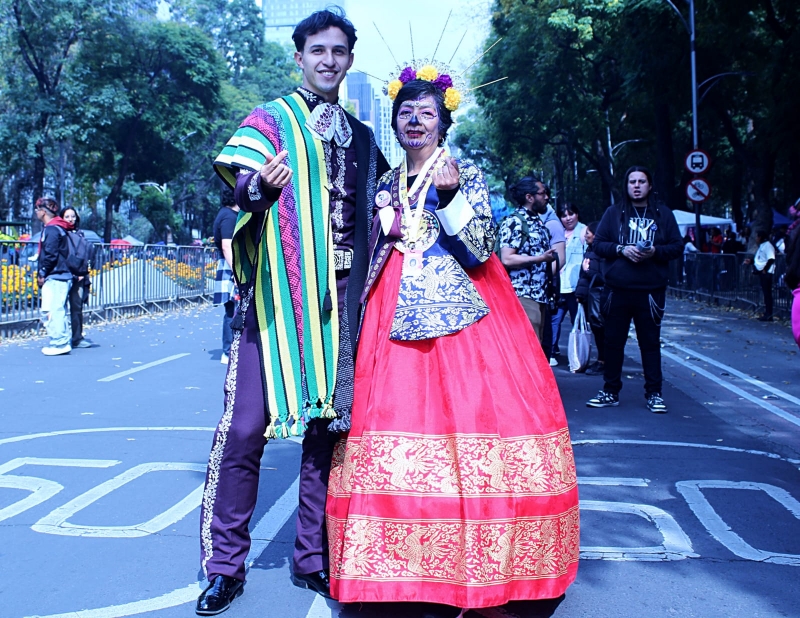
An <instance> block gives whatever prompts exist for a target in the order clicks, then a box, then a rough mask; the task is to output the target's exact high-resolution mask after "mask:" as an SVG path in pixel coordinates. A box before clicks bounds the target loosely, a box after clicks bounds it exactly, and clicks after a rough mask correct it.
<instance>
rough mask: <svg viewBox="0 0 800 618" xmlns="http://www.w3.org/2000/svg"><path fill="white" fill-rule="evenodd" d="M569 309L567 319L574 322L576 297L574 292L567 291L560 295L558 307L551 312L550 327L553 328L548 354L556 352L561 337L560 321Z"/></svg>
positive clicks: (576, 309) (576, 310) (576, 307)
mask: <svg viewBox="0 0 800 618" xmlns="http://www.w3.org/2000/svg"><path fill="white" fill-rule="evenodd" d="M568 311H569V319H570V321H571V322H572V323H573V324H574V323H575V314H577V313H578V299H577V298H575V292H569V293H567V294H562V295H561V300H560V301H559V303H558V308H557V309H556V311H555V312H554V313H553V317H552V320H553V321H552V328H553V348H552V351H551V353H550V356H553V355H555V354H556V353H558V351H559V350H558V340H559V339H561V323H562V322H563V321H564V318H565V317H567V312H568Z"/></svg>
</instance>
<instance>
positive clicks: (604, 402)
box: [586, 391, 619, 408]
mask: <svg viewBox="0 0 800 618" xmlns="http://www.w3.org/2000/svg"><path fill="white" fill-rule="evenodd" d="M586 405H587V406H588V407H590V408H610V407H611V406H618V405H619V395H615V394H614V393H607V392H605V391H600V392H599V393H597V395H595V396H594V397H592V398H591V399H590V400H589V401H587V402H586Z"/></svg>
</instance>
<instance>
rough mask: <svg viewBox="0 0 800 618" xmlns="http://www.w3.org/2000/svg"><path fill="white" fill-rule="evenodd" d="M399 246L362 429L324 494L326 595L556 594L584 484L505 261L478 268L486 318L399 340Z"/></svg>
mask: <svg viewBox="0 0 800 618" xmlns="http://www.w3.org/2000/svg"><path fill="white" fill-rule="evenodd" d="M402 265H403V256H402V255H401V254H400V253H399V252H397V251H394V252H393V255H392V256H391V257H390V259H389V260H388V263H387V264H386V265H385V267H384V270H383V272H382V274H381V275H380V277H379V279H378V281H377V282H376V283H375V285H374V286H373V288H372V290H371V292H370V296H369V301H368V304H367V309H366V315H365V319H364V324H363V328H362V332H361V338H360V342H359V346H358V358H357V361H356V376H355V401H354V405H353V416H352V429H351V431H350V432H349V434H348V435H347V437H346V438H344V439H342V440H341V441H340V442H339V444H338V445H337V448H336V451H335V454H334V461H333V468H332V470H331V476H330V483H329V488H328V501H327V508H326V512H327V522H328V539H329V543H330V570H331V594H332V595H333V597H334V598H335V599H338V600H339V601H341V602H343V603H351V602H358V601H360V602H395V601H424V602H431V603H444V604H447V605H453V606H456V607H462V608H481V607H494V606H499V605H503V604H505V603H507V602H509V601H516V600H532V599H549V598H556V597H558V596H560V595H561V594H563V593H564V591H565V590H566V589H567V587H568V586H569V585H570V584H571V583H572V581H573V580H574V579H575V575H576V573H577V569H578V555H579V545H580V543H579V513H578V485H577V478H576V473H575V461H574V459H573V453H572V446H571V444H570V437H569V430H568V429H567V421H566V417H565V415H564V408H563V405H562V403H561V397H560V395H559V392H558V388H557V386H556V381H555V378H554V377H553V373H552V370H551V369H550V366H549V365H548V362H547V359H546V358H545V356H544V354H543V353H542V350H541V346H540V345H539V341H538V340H537V339H536V335H535V334H534V332H533V329H532V328H531V325H530V322H529V321H528V319H527V317H526V316H525V312H524V311H523V309H522V306H521V305H520V303H519V300H518V299H517V297H516V295H515V293H514V290H513V288H512V287H511V282H510V281H509V278H508V275H507V274H506V272H505V269H504V268H503V266H502V265H501V263H500V261H499V260H498V259H497V257H496V256H492V257H491V258H490V259H489V261H488V262H486V263H485V264H483V265H482V266H480V267H478V268H476V269H472V270H471V271H470V272H469V275H470V278H471V279H472V281H473V283H474V284H475V287H476V288H477V290H478V292H479V293H480V295H481V297H482V298H483V299H484V301H485V302H486V304H487V305H488V306H489V314H488V315H486V316H485V317H484V318H482V319H480V320H479V321H478V322H476V323H475V324H472V325H471V326H468V327H467V328H465V329H464V330H462V331H459V332H457V333H455V334H452V335H448V336H446V337H440V338H437V339H429V340H424V341H392V340H390V339H389V332H390V329H391V326H392V320H393V318H394V312H395V307H396V304H397V293H398V289H399V285H400V275H401V271H402Z"/></svg>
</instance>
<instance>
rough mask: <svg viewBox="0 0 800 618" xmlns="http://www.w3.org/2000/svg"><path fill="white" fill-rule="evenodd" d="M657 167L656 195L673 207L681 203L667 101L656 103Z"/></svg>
mask: <svg viewBox="0 0 800 618" xmlns="http://www.w3.org/2000/svg"><path fill="white" fill-rule="evenodd" d="M654 111H655V124H656V126H655V129H656V169H655V178H654V179H653V183H654V185H655V186H654V187H653V188H654V189H655V193H656V197H657V198H658V199H660V200H661V201H662V202H664V203H665V204H666V205H667V206H669V207H670V208H671V209H673V210H674V209H675V208H677V207H678V206H679V205H680V202H679V201H678V200H677V199H676V191H675V152H674V148H673V143H672V125H671V124H670V120H669V105H667V103H666V102H665V101H657V102H656V104H655V110H654Z"/></svg>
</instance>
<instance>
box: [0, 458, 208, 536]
mask: <svg viewBox="0 0 800 618" xmlns="http://www.w3.org/2000/svg"><path fill="white" fill-rule="evenodd" d="M119 463H121V462H119V461H116V460H113V459H54V458H42V457H18V458H17V459H12V460H11V461H9V462H7V463H5V464H3V465H2V466H0V487H5V488H9V489H22V490H26V491H29V492H31V493H30V495H28V496H26V497H24V498H22V499H21V500H18V501H17V502H14V503H13V504H11V505H9V506H6V507H4V508H2V509H0V521H3V520H5V519H9V518H11V517H14V516H16V515H19V514H20V513H23V512H25V511H27V510H28V509H31V508H33V507H35V506H37V505H39V504H41V503H43V502H45V501H47V500H49V499H50V498H52V497H53V496H55V495H56V494H57V493H59V492H60V491H61V490H62V489H64V486H63V485H61V484H60V483H57V482H55V481H51V480H48V479H43V478H38V477H33V476H18V475H12V474H8V473H9V472H11V471H13V470H16V469H17V468H20V467H22V466H57V467H66V468H110V467H113V466H116V465H118V464H119ZM163 470H189V471H192V472H202V473H205V471H206V467H205V466H204V465H201V464H191V463H172V462H151V463H144V464H140V465H138V466H134V467H133V468H131V469H129V470H126V471H125V472H123V473H122V474H120V475H118V476H115V477H114V478H112V479H109V480H108V481H106V482H104V483H101V484H100V485H98V486H96V487H93V488H92V489H90V490H88V491H86V492H85V493H83V494H81V495H80V496H77V497H75V498H73V499H72V500H70V501H69V502H67V503H66V504H64V505H62V506H60V507H58V508H57V509H55V510H54V511H51V512H50V513H49V514H48V515H45V516H44V517H42V518H41V519H40V520H39V521H37V522H36V523H35V524H34V525H33V526H31V528H32V529H33V530H35V531H36V532H43V533H45V534H58V535H62V536H83V537H95V538H136V537H142V536H147V535H150V534H155V533H156V532H160V531H161V530H163V529H164V528H166V527H167V526H170V525H172V524H174V523H176V522H178V521H180V520H181V519H183V518H184V517H186V516H187V515H188V514H189V513H191V512H192V511H193V510H194V509H195V508H197V507H198V506H199V505H200V501H201V499H202V497H203V485H202V484H200V485H199V486H198V487H197V488H196V489H194V490H192V492H191V493H190V494H189V495H188V496H186V497H185V498H183V499H182V500H181V501H180V502H178V503H177V504H175V505H174V506H172V507H170V508H169V509H167V510H166V511H164V512H163V513H161V514H159V515H157V516H156V517H153V518H152V519H149V520H148V521H145V522H142V523H139V524H134V525H130V526H84V525H80V524H73V523H70V522H69V521H68V520H69V519H70V518H71V517H72V516H74V515H75V514H76V513H78V512H80V511H82V510H83V509H85V508H86V507H88V506H89V505H90V504H93V503H94V502H96V501H97V500H99V499H100V498H102V497H104V496H107V495H108V494H110V493H111V492H113V491H114V490H115V489H119V488H120V487H122V486H123V485H126V484H128V483H130V482H131V481H133V480H135V479H137V478H139V477H140V476H144V475H145V474H147V473H148V472H157V471H163Z"/></svg>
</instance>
